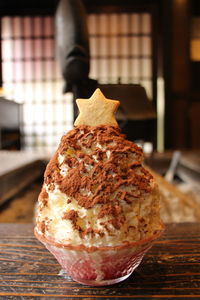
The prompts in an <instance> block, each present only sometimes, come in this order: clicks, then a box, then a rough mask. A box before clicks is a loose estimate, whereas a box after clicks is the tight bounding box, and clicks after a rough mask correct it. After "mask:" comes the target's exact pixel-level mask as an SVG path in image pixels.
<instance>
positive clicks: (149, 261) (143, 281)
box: [0, 223, 200, 300]
mask: <svg viewBox="0 0 200 300" xmlns="http://www.w3.org/2000/svg"><path fill="white" fill-rule="evenodd" d="M0 261H1V264H0V298H1V299H57V298H61V299H87V300H88V299H90V300H91V299H113V298H115V299H154V298H155V299H181V298H182V299H200V223H182V224H171V225H169V226H167V229H166V232H165V234H164V235H163V237H162V238H161V239H160V240H159V241H157V242H156V244H155V245H154V247H153V248H152V249H151V250H150V251H149V253H148V254H147V255H146V257H145V258H144V260H143V262H142V264H141V265H140V266H139V267H138V268H137V270H136V271H135V272H134V273H133V274H132V276H131V277H129V279H127V280H126V281H124V282H122V283H120V284H117V285H113V286H110V287H88V286H83V285H80V284H78V283H75V282H74V281H72V280H71V279H70V278H66V279H64V278H62V277H60V276H58V273H59V271H60V267H59V265H58V263H57V262H56V260H55V259H54V258H53V256H52V255H51V254H50V253H49V252H48V251H47V250H46V249H45V248H44V247H43V245H41V244H40V243H39V242H38V241H37V240H36V239H35V237H34V236H33V232H32V225H22V224H0Z"/></svg>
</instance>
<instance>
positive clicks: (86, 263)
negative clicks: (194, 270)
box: [35, 224, 164, 286]
mask: <svg viewBox="0 0 200 300" xmlns="http://www.w3.org/2000/svg"><path fill="white" fill-rule="evenodd" d="M163 231H164V225H163V224H162V225H161V228H160V230H158V231H157V232H156V233H155V234H154V235H153V236H151V237H149V238H146V239H144V240H140V241H137V242H134V243H131V244H128V245H120V246H113V247H101V248H94V247H93V248H88V249H87V248H84V247H78V246H67V245H66V246H64V245H61V244H57V243H54V242H53V241H50V240H47V239H46V238H44V237H43V236H40V235H39V234H38V233H37V232H35V235H36V237H37V238H38V239H39V240H40V241H41V242H42V243H43V244H44V245H45V247H46V248H47V249H48V250H49V251H50V252H51V253H52V254H53V255H54V256H55V258H56V259H57V261H58V262H59V264H60V265H61V267H62V274H65V273H66V274H67V275H69V276H71V277H72V278H73V279H74V280H75V281H77V282H79V283H81V284H85V285H91V286H104V285H111V284H115V283H118V282H121V281H123V280H125V279H126V278H128V277H129V276H130V275H131V274H132V273H133V271H134V270H135V269H136V268H137V267H138V265H139V264H140V262H141V261H142V258H143V256H144V255H145V253H146V252H147V251H148V250H149V249H150V248H151V247H152V245H153V243H154V242H155V240H156V239H158V238H159V237H160V235H161V234H162V233H163Z"/></svg>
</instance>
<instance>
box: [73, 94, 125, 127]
mask: <svg viewBox="0 0 200 300" xmlns="http://www.w3.org/2000/svg"><path fill="white" fill-rule="evenodd" d="M76 103H77V105H78V108H79V112H80V113H79V115H78V117H77V119H76V120H75V122H74V125H75V126H78V125H88V126H97V125H111V126H116V127H118V123H117V121H116V119H115V112H116V111H117V108H118V106H119V104H120V102H119V101H117V100H111V99H107V98H105V96H104V95H103V94H102V92H101V90H100V89H96V91H95V92H94V94H93V95H92V96H91V97H90V98H89V99H77V100H76Z"/></svg>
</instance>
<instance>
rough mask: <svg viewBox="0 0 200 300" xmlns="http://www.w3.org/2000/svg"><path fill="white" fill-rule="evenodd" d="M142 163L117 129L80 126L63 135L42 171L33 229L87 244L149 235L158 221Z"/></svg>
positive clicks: (138, 153) (154, 198) (154, 189)
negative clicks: (42, 178) (40, 189)
mask: <svg viewBox="0 0 200 300" xmlns="http://www.w3.org/2000/svg"><path fill="white" fill-rule="evenodd" d="M142 160H143V153H142V150H141V148H139V147H138V146H137V145H136V144H134V143H133V142H130V141H128V140H126V139H125V136H124V135H123V134H121V132H120V129H119V128H117V127H114V126H104V125H99V126H87V125H81V126H77V127H76V128H74V129H73V130H71V131H70V132H68V133H67V134H66V135H64V136H63V137H62V140H61V143H60V146H59V148H58V150H57V152H56V153H55V155H54V156H53V158H52V159H51V161H50V163H49V164H48V166H47V169H46V172H45V178H44V186H43V189H42V192H41V194H40V197H39V203H40V205H39V209H38V216H37V224H38V227H37V228H38V231H40V232H42V234H44V235H45V236H46V237H51V238H54V239H55V241H56V242H61V243H65V244H72V245H81V244H84V245H86V246H102V245H118V244H121V243H127V242H131V241H137V240H139V239H141V238H144V237H145V236H148V235H151V234H152V233H153V232H154V231H155V230H156V229H155V228H156V225H155V224H158V223H159V205H158V201H159V196H158V192H157V186H156V185H155V183H154V180H153V177H152V175H151V174H150V173H149V172H148V171H147V170H146V169H144V167H143V166H142V165H141V162H142ZM141 220H142V221H141Z"/></svg>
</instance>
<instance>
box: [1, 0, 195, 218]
mask: <svg viewBox="0 0 200 300" xmlns="http://www.w3.org/2000/svg"><path fill="white" fill-rule="evenodd" d="M0 62H1V63H0V88H1V90H0V222H32V220H33V212H34V206H35V202H36V200H37V197H38V193H39V191H40V188H41V185H42V174H43V172H44V169H45V166H46V163H47V162H48V160H49V158H50V157H51V155H52V153H53V152H54V151H55V150H56V148H57V146H58V143H59V140H60V138H61V136H62V135H63V134H64V133H66V132H67V131H69V130H70V129H71V128H73V122H74V119H75V118H76V116H77V113H78V112H77V107H76V104H75V99H76V98H77V97H81V98H89V97H90V96H91V94H92V92H93V91H94V90H95V89H96V87H100V88H101V89H102V91H103V92H104V94H105V96H106V97H107V98H113V99H119V100H121V108H120V110H119V112H118V114H117V119H118V122H119V124H120V127H121V129H122V131H123V132H124V133H125V134H126V135H127V137H128V138H129V139H130V140H133V141H135V142H136V143H138V144H139V145H141V146H142V147H143V149H144V152H145V163H146V164H147V165H148V166H149V167H150V168H151V169H152V170H153V171H154V172H155V177H157V180H158V181H159V184H160V187H161V191H162V215H163V219H164V221H166V222H174V221H175V222H182V221H199V220H200V199H199V198H200V192H199V178H200V156H199V155H200V150H199V149H200V134H199V132H200V83H199V78H200V2H199V1H198V0H124V1H119V0H106V1H104V0H101V1H95V0H82V1H81V0H73V1H72V0H71V1H70V0H61V1H59V0H57V1H55V0H48V1H47V0H43V1H37V0H35V1H32V0H31V1H25V0H16V1H11V0H5V1H4V0H1V2H0Z"/></svg>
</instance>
